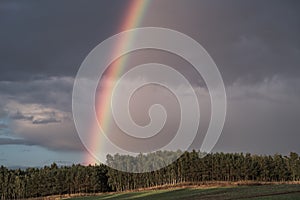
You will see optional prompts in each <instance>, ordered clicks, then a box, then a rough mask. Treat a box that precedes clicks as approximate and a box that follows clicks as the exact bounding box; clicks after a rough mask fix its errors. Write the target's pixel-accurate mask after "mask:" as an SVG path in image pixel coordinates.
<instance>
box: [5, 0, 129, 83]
mask: <svg viewBox="0 0 300 200" xmlns="http://www.w3.org/2000/svg"><path fill="white" fill-rule="evenodd" d="M126 5H127V2H126V1H121V2H120V1H109V2H106V3H105V2H100V1H93V0H92V1H89V2H86V1H82V0H81V1H76V0H75V1H70V0H66V1H56V0H55V1H43V2H36V1H26V2H25V1H11V0H7V1H6V0H4V1H1V2H0V10H1V12H0V25H1V27H2V28H1V32H0V43H1V45H0V55H1V56H0V61H1V73H0V80H20V79H21V80H30V79H32V78H40V77H43V76H61V75H63V76H65V75H68V76H69V75H70V76H74V75H75V74H76V71H77V69H78V67H79V66H80V64H81V62H82V60H83V59H84V57H85V56H86V55H87V53H88V52H89V51H90V50H91V49H92V48H94V46H95V45H96V44H98V43H99V42H101V41H102V40H104V39H105V38H106V37H109V36H110V35H111V34H112V33H116V31H118V27H119V24H120V19H121V16H122V15H123V10H124V8H126Z"/></svg>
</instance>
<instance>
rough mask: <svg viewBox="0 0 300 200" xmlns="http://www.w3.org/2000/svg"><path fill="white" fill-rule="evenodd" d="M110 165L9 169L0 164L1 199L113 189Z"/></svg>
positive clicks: (53, 165)
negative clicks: (108, 174) (110, 178)
mask: <svg viewBox="0 0 300 200" xmlns="http://www.w3.org/2000/svg"><path fill="white" fill-rule="evenodd" d="M106 174H107V167H106V166H104V165H95V166H82V165H72V166H62V167H58V166H57V165H56V164H55V163H54V164H52V165H51V166H50V167H48V166H45V167H44V168H28V169H26V170H24V171H23V170H20V169H17V170H10V169H7V168H5V167H3V166H1V167H0V196H1V199H24V198H28V197H41V196H48V195H54V194H74V193H96V192H107V191H110V190H111V189H110V187H109V186H108V184H107V183H108V177H107V175H106Z"/></svg>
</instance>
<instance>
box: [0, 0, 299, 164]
mask: <svg viewBox="0 0 300 200" xmlns="http://www.w3.org/2000/svg"><path fill="white" fill-rule="evenodd" d="M130 3H132V1H126V0H124V1H115V0H110V1H105V2H104V1H92V0H89V1H84V0H81V1H77V0H64V1H59V0H54V1H52V0H51V1H50V0H49V1H46V0H45V1H30V0H29V1H21V0H20V1H13V0H1V1H0V27H1V28H0V69H1V71H0V165H1V164H3V165H7V166H41V165H45V164H50V163H52V162H54V161H55V162H57V163H59V164H70V163H84V162H85V160H86V159H84V157H86V154H87V153H86V152H85V149H84V147H83V145H82V144H81V142H80V140H79V137H78V135H77V132H76V130H75V127H74V122H73V118H72V108H71V102H72V88H73V82H74V78H75V75H76V73H77V71H78V69H79V67H80V65H81V63H82V61H83V60H84V58H85V57H86V56H87V54H88V53H89V52H90V51H91V50H92V49H93V48H94V47H95V46H96V45H98V44H99V43H100V42H102V41H103V40H105V39H106V38H108V37H110V36H112V35H114V34H117V33H118V32H120V31H122V28H120V27H121V26H120V25H121V24H122V22H123V20H124V18H125V16H126V15H127V14H128V13H126V12H127V11H128V6H129V4H130ZM299 10H300V2H299V1H297V0H285V1H276V0H267V1H260V0H241V1H231V0H228V1H222V0H215V1H211V0H207V1H198V0H187V1H180V0H178V1H177V0H165V1H160V0H153V1H150V2H149V4H148V6H147V7H146V9H145V13H144V15H143V18H142V20H141V22H140V24H139V25H137V27H144V26H152V27H165V28H170V29H174V30H177V31H180V32H182V33H185V34H186V35H189V36H190V37H192V38H193V39H195V40H196V41H198V42H199V43H200V44H201V45H202V46H203V47H204V48H205V49H206V50H207V52H208V53H209V54H210V55H211V57H212V58H213V60H214V61H215V63H216V64H217V66H218V68H219V70H220V73H221V75H222V77H223V80H224V83H225V88H226V92H227V98H228V99H227V100H228V108H227V109H228V110H227V117H226V122H225V126H224V130H223V132H222V135H221V137H220V139H219V141H218V143H217V145H216V146H215V148H214V151H224V152H251V153H257V154H274V153H282V154H287V153H289V152H291V151H295V152H298V153H300V145H299V141H300V131H299V127H298V126H299V120H300V106H299V105H298V104H299V102H300V87H299V86H300V37H299V35H300V12H299ZM136 17H139V16H136ZM137 54H138V53H137ZM147 55H152V56H151V57H150V58H156V61H162V60H165V59H162V58H161V57H159V56H155V55H156V54H155V53H151V52H150V53H149V54H147ZM141 57H143V56H140V58H141ZM166 57H168V56H167V55H166ZM133 58H134V55H133ZM147 59H148V60H147ZM140 60H143V61H149V57H148V58H147V56H145V58H144V59H140ZM171 60H172V61H170V63H169V64H172V63H173V64H174V66H173V67H175V68H176V67H177V68H180V69H181V70H182V71H185V72H183V73H186V74H187V76H188V77H189V79H190V80H191V81H192V82H194V83H195V84H196V83H199V81H197V80H198V79H199V77H197V76H194V75H193V73H191V72H192V71H191V70H189V69H188V67H189V66H185V63H184V62H180V61H176V62H174V60H175V59H171ZM189 73H190V75H189ZM133 81H134V80H133ZM196 85H197V84H196ZM201 87H203V85H202V84H199V88H200V90H201ZM199 88H198V89H199ZM149 91H151V89H150V90H149ZM204 93H205V92H203V96H205V95H207V94H204ZM201 94H202V93H201V91H200V92H199V93H198V96H201ZM137 106H139V104H138V103H137ZM204 107H205V106H204ZM205 112H206V111H204V113H205ZM136 115H138V113H137V114H136ZM142 121H143V120H142ZM142 121H141V123H143V122H142ZM199 137H200V136H199ZM196 143H197V142H196ZM196 143H195V146H194V147H197V144H196Z"/></svg>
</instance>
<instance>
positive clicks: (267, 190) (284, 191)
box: [72, 185, 300, 200]
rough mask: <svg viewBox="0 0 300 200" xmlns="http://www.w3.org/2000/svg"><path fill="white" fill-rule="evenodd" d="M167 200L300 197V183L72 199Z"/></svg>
mask: <svg viewBox="0 0 300 200" xmlns="http://www.w3.org/2000/svg"><path fill="white" fill-rule="evenodd" d="M104 199H105V200H114V199H116V200H121V199H124V200H125V199H134V200H146V199H147V200H154V199H155V200H156V199H158V200H167V199H181V200H192V199H196V200H197V199H217V200H218V199H251V200H262V199H264V200H265V199H277V200H281V199H300V185H259V186H230V187H215V188H199V187H198V188H197V187H195V188H191V187H190V188H180V189H178V188H177V189H176V188H173V189H163V190H147V191H139V192H123V193H113V194H103V195H99V196H89V197H77V198H72V200H104Z"/></svg>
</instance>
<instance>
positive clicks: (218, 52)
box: [144, 0, 300, 84]
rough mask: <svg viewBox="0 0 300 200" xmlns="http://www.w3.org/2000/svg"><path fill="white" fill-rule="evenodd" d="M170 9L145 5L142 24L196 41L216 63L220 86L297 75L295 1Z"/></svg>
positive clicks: (186, 4) (298, 16)
mask: <svg viewBox="0 0 300 200" xmlns="http://www.w3.org/2000/svg"><path fill="white" fill-rule="evenodd" d="M169 3H170V2H169V1H163V2H161V1H154V2H153V3H152V4H150V9H151V11H152V13H151V12H148V15H147V16H148V17H147V16H146V17H145V20H144V24H145V25H147V26H164V27H167V28H172V29H175V30H179V31H182V32H183V33H186V34H188V35H190V36H191V37H193V38H194V39H196V40H197V41H198V42H200V44H202V45H203V46H204V47H205V48H206V50H207V51H208V53H209V54H210V55H211V56H212V57H213V59H214V60H215V62H216V64H217V65H218V67H219V69H220V71H221V73H222V75H223V78H224V80H225V83H227V84H231V83H232V82H234V81H236V80H237V79H241V78H242V79H244V80H245V81H248V82H255V81H260V80H262V79H264V77H265V76H273V75H276V74H283V75H285V76H287V77H290V76H293V77H295V76H299V75H300V68H299V67H298V65H299V62H300V37H299V35H300V13H299V9H300V2H299V1H276V0H275V1H259V0H254V1H248V0H242V1H233V0H229V1H209V0H208V1H172V6H168V5H169ZM165 8H168V9H167V10H166V9H165ZM170 13H176V15H174V16H172V17H171V16H170ZM150 16H151V17H150ZM175 19H176V20H175Z"/></svg>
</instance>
